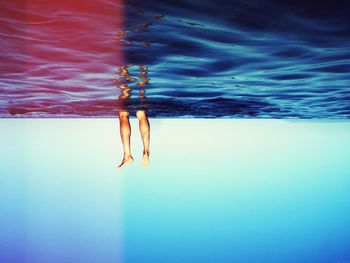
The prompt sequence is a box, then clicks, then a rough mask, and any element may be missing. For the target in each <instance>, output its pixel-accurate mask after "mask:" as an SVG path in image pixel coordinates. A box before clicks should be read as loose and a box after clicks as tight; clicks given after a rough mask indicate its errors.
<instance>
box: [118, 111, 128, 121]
mask: <svg viewBox="0 0 350 263" xmlns="http://www.w3.org/2000/svg"><path fill="white" fill-rule="evenodd" d="M128 117H129V112H127V111H121V112H119V118H120V119H124V118H128Z"/></svg>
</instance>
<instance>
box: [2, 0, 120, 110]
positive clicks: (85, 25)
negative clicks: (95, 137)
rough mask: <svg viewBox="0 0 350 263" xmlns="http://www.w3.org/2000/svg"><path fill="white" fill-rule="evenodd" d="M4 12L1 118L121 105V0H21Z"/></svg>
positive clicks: (6, 5)
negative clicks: (117, 78) (118, 81)
mask: <svg viewBox="0 0 350 263" xmlns="http://www.w3.org/2000/svg"><path fill="white" fill-rule="evenodd" d="M0 12H1V14H0V15H1V32H0V33H1V40H0V41H1V42H0V44H1V50H0V59H1V65H0V77H1V84H0V85H1V86H0V91H1V95H0V96H1V97H0V101H2V103H1V105H0V114H1V115H2V116H7V115H8V116H11V115H12V116H13V115H16V116H21V115H23V114H27V115H28V113H30V114H29V116H36V113H37V114H39V115H38V116H40V114H44V115H45V114H48V115H50V114H56V113H57V114H63V115H67V116H69V115H70V116H84V115H85V116H86V115H88V116H91V115H100V114H101V112H100V111H109V112H110V111H111V110H112V111H114V110H116V109H117V107H116V106H117V103H118V102H117V96H118V94H119V93H118V90H117V89H116V87H115V84H114V83H113V78H114V77H115V74H116V72H117V68H116V67H117V66H120V65H122V64H123V55H122V54H123V53H122V45H121V41H119V40H118V34H120V32H122V28H123V3H122V0H116V1H103V0H93V1H77V0H73V1H72V0H60V1H54V3H53V2H52V1H43V0H29V1H23V0H21V1H19V0H17V1H8V2H5V3H2V7H1V11H0Z"/></svg>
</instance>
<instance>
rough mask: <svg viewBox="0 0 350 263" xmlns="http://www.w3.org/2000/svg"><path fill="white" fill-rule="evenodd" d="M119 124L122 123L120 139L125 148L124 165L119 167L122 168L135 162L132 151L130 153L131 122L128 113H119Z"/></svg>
mask: <svg viewBox="0 0 350 263" xmlns="http://www.w3.org/2000/svg"><path fill="white" fill-rule="evenodd" d="M119 123H120V137H121V139H122V143H123V148H124V157H123V160H122V163H121V164H120V165H119V166H118V168H122V167H124V166H126V165H128V164H130V163H131V162H132V161H133V160H134V159H133V158H132V156H131V151H130V135H131V128H130V122H129V112H127V111H120V112H119Z"/></svg>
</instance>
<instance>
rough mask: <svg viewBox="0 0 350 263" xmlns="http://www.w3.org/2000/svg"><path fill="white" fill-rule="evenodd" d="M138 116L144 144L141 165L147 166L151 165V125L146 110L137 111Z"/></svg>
mask: <svg viewBox="0 0 350 263" xmlns="http://www.w3.org/2000/svg"><path fill="white" fill-rule="evenodd" d="M136 116H137V119H138V120H139V127H140V132H141V138H142V143H143V154H142V160H141V164H142V165H144V166H146V165H148V164H149V143H150V142H149V141H150V125H149V121H148V118H147V115H146V112H145V111H144V110H139V111H137V112H136Z"/></svg>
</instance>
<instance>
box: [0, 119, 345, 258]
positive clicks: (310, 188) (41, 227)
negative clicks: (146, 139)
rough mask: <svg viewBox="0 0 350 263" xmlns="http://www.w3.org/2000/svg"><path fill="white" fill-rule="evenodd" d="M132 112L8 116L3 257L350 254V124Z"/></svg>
mask: <svg viewBox="0 0 350 263" xmlns="http://www.w3.org/2000/svg"><path fill="white" fill-rule="evenodd" d="M131 122H132V128H133V134H132V150H133V154H134V158H135V162H134V163H133V164H131V165H130V166H129V167H127V168H125V169H124V170H123V171H118V170H117V169H116V167H117V165H118V164H119V162H120V160H121V158H122V149H121V143H120V138H119V134H118V132H119V131H118V122H117V120H113V119H109V120H102V119H85V120H83V119H75V120H74V119H66V120H57V119H50V120H48V119H40V120H1V122H0V127H1V129H0V140H1V149H0V160H1V165H0V172H1V176H0V210H1V217H0V233H1V234H0V262H6V263H7V262H15V263H17V262H30V263H31V262H127V263H129V262H131V263H138V262H249V263H250V262H293V263H294V262H295V263H303V262H308V263H309V262H315V263H316V262H317V263H318V262H327V263H328V262H332V263H333V262H338V263H340V262H342V263H345V262H350V254H349V247H350V227H349V222H350V214H349V212H348V211H349V210H350V194H349V191H348V189H349V185H350V173H349V171H350V163H349V161H348V156H350V123H349V122H348V121H337V122H327V121H282V120H210V121H208V120H201V119H198V120H183V119H176V120H168V119H165V120H151V128H152V130H151V166H150V167H148V168H146V169H144V168H142V167H141V166H140V165H139V161H140V156H141V142H140V139H139V134H138V130H137V126H136V121H135V120H134V119H133V120H131ZM170 138H171V139H170Z"/></svg>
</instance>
